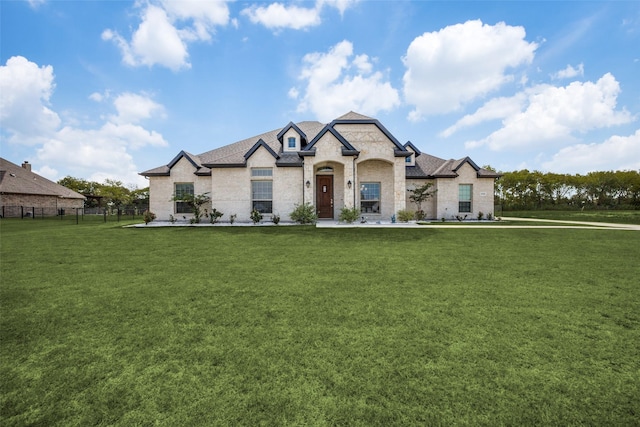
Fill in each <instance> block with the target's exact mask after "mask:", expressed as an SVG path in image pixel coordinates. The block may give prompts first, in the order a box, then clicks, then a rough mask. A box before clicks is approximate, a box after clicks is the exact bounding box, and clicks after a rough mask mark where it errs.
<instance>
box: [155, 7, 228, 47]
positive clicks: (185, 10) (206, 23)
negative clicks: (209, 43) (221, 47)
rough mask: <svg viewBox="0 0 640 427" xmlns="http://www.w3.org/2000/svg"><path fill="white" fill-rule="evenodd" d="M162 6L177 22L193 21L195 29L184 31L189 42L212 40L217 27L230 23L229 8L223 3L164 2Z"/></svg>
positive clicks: (190, 28)
mask: <svg viewBox="0 0 640 427" xmlns="http://www.w3.org/2000/svg"><path fill="white" fill-rule="evenodd" d="M162 6H163V7H164V9H165V11H166V12H167V14H168V15H169V16H170V17H172V18H173V19H175V20H181V21H193V27H186V28H185V29H184V30H183V31H184V33H183V34H184V38H185V39H188V40H210V39H211V34H212V33H213V32H214V29H215V26H223V25H227V23H228V22H229V7H228V6H227V4H226V2H223V1H201V0H163V1H162Z"/></svg>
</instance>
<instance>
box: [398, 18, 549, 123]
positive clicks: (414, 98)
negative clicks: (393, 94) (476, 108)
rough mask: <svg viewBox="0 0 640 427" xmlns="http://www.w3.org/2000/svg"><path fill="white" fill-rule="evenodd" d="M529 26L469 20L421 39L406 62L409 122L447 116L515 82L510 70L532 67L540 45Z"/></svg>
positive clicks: (412, 48) (410, 50) (405, 75)
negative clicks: (528, 35)
mask: <svg viewBox="0 0 640 427" xmlns="http://www.w3.org/2000/svg"><path fill="white" fill-rule="evenodd" d="M525 35H526V34H525V30H524V28H523V27H513V26H509V25H506V24H505V23H503V22H500V23H498V24H496V25H487V24H483V23H482V22H481V21H479V20H476V21H467V22H465V23H463V24H456V25H452V26H448V27H445V28H443V29H441V30H440V31H436V32H430V33H424V34H423V35H421V36H419V37H417V38H415V39H414V40H413V41H412V42H411V44H410V45H409V48H408V49H407V53H406V55H405V56H404V57H403V59H402V60H403V62H404V65H405V67H406V72H405V74H404V78H403V80H404V90H403V92H404V98H405V101H406V103H408V104H411V105H414V106H415V109H414V110H413V111H412V112H411V113H410V115H409V119H410V120H412V121H418V120H420V119H422V118H423V116H424V115H428V114H436V113H447V112H450V111H454V110H456V109H458V108H460V107H461V106H462V105H464V104H465V103H468V102H470V101H472V100H474V99H477V98H479V97H482V96H485V95H486V94H487V93H489V92H491V91H495V90H497V89H498V88H500V87H501V86H502V85H503V84H505V83H506V82H510V81H513V80H514V76H513V75H511V74H508V73H507V70H508V69H509V68H515V67H518V66H520V65H523V64H529V63H531V61H532V60H533V57H534V53H535V51H536V49H537V47H538V45H537V44H536V43H529V42H527V41H525V40H524V38H525Z"/></svg>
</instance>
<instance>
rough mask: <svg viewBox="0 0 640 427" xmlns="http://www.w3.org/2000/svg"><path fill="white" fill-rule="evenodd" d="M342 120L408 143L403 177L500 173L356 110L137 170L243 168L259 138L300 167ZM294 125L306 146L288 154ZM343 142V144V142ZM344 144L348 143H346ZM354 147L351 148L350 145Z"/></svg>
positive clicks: (280, 161) (282, 162) (285, 162)
mask: <svg viewBox="0 0 640 427" xmlns="http://www.w3.org/2000/svg"><path fill="white" fill-rule="evenodd" d="M345 121H355V122H361V123H367V122H368V123H373V124H375V125H376V126H378V127H379V128H380V129H381V131H383V132H384V133H385V134H386V135H388V136H389V138H391V139H392V141H393V142H394V144H396V146H397V148H398V149H397V151H398V153H396V154H404V152H405V151H406V150H407V149H406V146H410V147H411V148H412V150H414V151H415V153H416V157H415V166H407V167H406V174H407V175H406V176H407V178H438V177H456V176H457V175H458V174H457V173H456V171H457V169H458V168H459V167H460V166H461V165H462V164H464V163H465V162H468V163H469V164H471V166H472V167H474V169H476V171H477V173H478V176H479V177H487V178H496V177H498V176H500V175H499V174H497V173H495V172H491V171H487V170H485V169H481V168H478V166H476V164H475V163H473V161H472V160H471V159H469V158H468V157H465V158H463V159H459V160H454V159H450V160H444V159H440V158H438V157H435V156H431V155H428V154H425V153H421V152H420V151H419V150H418V149H417V148H416V147H415V146H413V144H411V143H410V142H408V143H407V144H405V146H402V145H401V144H400V143H399V142H398V141H397V140H396V139H395V137H394V136H393V135H391V133H389V132H388V131H387V130H386V129H385V128H384V126H382V124H381V123H379V122H378V121H377V120H376V119H373V118H371V117H367V116H365V115H362V114H358V113H355V112H353V111H350V112H348V113H347V114H345V115H343V116H341V117H338V118H337V119H335V120H334V121H332V122H331V123H330V124H328V125H325V124H323V123H320V122H317V121H304V122H300V123H295V124H294V123H292V122H290V123H289V124H287V125H286V126H285V127H282V128H279V129H274V130H271V131H269V132H265V133H262V134H260V135H256V136H252V137H251V138H247V139H243V140H241V141H237V142H234V143H232V144H229V145H225V146H223V147H220V148H216V149H214V150H210V151H206V152H204V153H202V154H198V155H193V154H190V153H187V152H184V151H182V152H180V154H179V155H178V156H177V157H176V158H175V159H174V160H173V161H172V162H171V163H169V164H168V165H165V166H159V167H157V168H154V169H150V170H148V171H146V172H142V173H140V175H143V176H163V175H169V172H170V170H171V167H172V166H173V165H174V164H175V162H176V161H177V160H179V159H180V158H181V157H182V156H185V157H187V159H188V160H189V161H190V162H192V163H193V164H194V166H195V167H196V168H197V171H196V174H197V175H210V174H211V168H223V167H242V166H245V165H246V155H247V154H248V153H250V152H252V151H251V150H252V149H253V150H255V149H256V148H257V145H256V144H257V143H258V142H259V141H261V140H262V145H264V146H266V147H268V148H269V149H271V150H272V151H273V153H276V154H277V156H278V157H277V158H276V165H278V166H302V164H303V160H302V159H301V158H300V155H304V154H305V153H307V154H309V153H313V151H307V148H308V147H311V148H312V145H313V144H312V143H313V141H314V139H315V138H316V137H317V136H318V135H319V134H320V133H321V132H326V131H327V130H330V131H331V130H333V131H335V132H337V131H336V130H335V129H333V125H334V124H340V123H341V122H342V123H343V122H345ZM292 127H293V128H294V129H296V130H299V131H300V132H303V133H304V136H305V137H306V141H307V142H308V144H307V145H306V146H303V147H301V150H302V151H301V153H300V155H299V154H298V153H290V152H283V150H282V142H281V141H280V140H279V138H282V135H283V134H284V132H285V131H286V130H287V129H289V128H292ZM343 145H344V144H343ZM347 145H349V143H348V142H347ZM347 148H348V147H347ZM352 148H353V147H352ZM353 151H354V154H357V151H355V150H353Z"/></svg>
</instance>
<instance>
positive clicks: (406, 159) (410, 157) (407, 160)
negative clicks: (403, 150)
mask: <svg viewBox="0 0 640 427" xmlns="http://www.w3.org/2000/svg"><path fill="white" fill-rule="evenodd" d="M412 157H413V154H412V155H410V156H409V157H405V158H404V162H405V163H407V164H409V165H410V164H411V160H412Z"/></svg>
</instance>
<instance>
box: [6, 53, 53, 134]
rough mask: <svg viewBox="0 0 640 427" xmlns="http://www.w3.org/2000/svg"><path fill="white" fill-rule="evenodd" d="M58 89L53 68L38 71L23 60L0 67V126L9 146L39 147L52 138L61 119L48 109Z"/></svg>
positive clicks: (16, 60)
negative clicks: (8, 133)
mask: <svg viewBox="0 0 640 427" xmlns="http://www.w3.org/2000/svg"><path fill="white" fill-rule="evenodd" d="M54 89H55V83H54V76H53V67H52V66H50V65H47V66H43V67H38V65H37V64H35V63H33V62H31V61H29V60H27V59H26V58H24V57H22V56H14V57H11V58H9V59H8V60H7V63H6V65H3V66H0V93H2V96H0V122H1V123H2V127H3V128H5V129H7V130H8V131H10V132H11V133H12V134H13V135H12V137H11V139H10V142H16V143H22V144H37V143H39V142H41V141H42V139H43V138H46V137H48V136H49V135H51V134H53V133H54V132H55V130H56V129H57V128H58V126H59V125H60V117H59V116H58V114H56V113H55V112H54V111H52V110H51V109H50V108H49V105H50V104H49V101H50V98H51V95H52V94H53V91H54Z"/></svg>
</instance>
